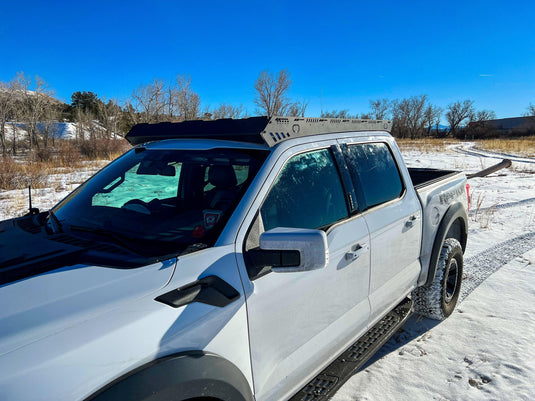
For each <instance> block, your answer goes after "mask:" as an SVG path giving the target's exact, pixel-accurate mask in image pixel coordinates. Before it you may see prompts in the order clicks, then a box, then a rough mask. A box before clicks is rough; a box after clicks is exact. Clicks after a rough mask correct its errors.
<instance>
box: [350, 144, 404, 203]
mask: <svg viewBox="0 0 535 401" xmlns="http://www.w3.org/2000/svg"><path fill="white" fill-rule="evenodd" d="M345 156H346V160H347V164H348V168H349V172H350V174H351V178H352V180H353V184H354V185H355V189H356V192H357V197H358V198H359V205H360V208H361V211H362V210H365V209H369V208H371V207H374V206H377V205H380V204H382V203H385V202H388V201H391V200H393V199H396V198H399V197H400V196H401V195H402V194H403V191H404V187H403V182H402V180H401V175H400V173H399V170H398V166H397V164H396V161H395V160H394V156H393V155H392V152H391V151H390V148H389V147H388V145H387V144H386V143H382V142H380V143H362V144H355V145H348V146H347V148H346V151H345Z"/></svg>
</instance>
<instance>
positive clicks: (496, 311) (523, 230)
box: [0, 144, 535, 401]
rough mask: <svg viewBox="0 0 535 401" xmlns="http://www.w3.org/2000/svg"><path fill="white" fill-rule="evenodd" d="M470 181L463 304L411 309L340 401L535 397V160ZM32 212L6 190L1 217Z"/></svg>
mask: <svg viewBox="0 0 535 401" xmlns="http://www.w3.org/2000/svg"><path fill="white" fill-rule="evenodd" d="M403 153H404V156H405V159H406V161H407V164H408V165H409V166H412V167H433V168H445V169H455V170H464V171H465V172H467V173H473V172H476V171H479V170H481V169H483V168H486V167H489V166H490V165H493V164H495V163H497V162H498V161H499V160H498V159H496V158H494V157H495V156H494V155H492V154H488V153H486V152H478V151H476V150H474V149H472V147H471V144H464V145H463V146H459V145H452V147H450V148H449V149H448V150H447V151H443V152H439V151H437V152H434V153H425V152H422V151H418V150H406V151H404V152H403ZM100 167H102V164H97V165H88V166H86V167H85V168H84V169H82V170H80V171H77V172H75V173H69V174H65V173H62V172H58V173H57V174H54V175H51V176H50V177H49V188H47V189H37V190H35V191H34V193H33V204H34V207H39V208H40V209H41V210H46V209H49V208H50V207H52V206H53V205H54V204H56V203H57V202H58V201H60V200H61V199H62V198H64V197H65V196H66V195H67V194H68V193H69V192H70V191H72V190H73V189H74V188H76V186H78V185H79V184H80V183H82V182H83V181H84V180H85V179H87V178H88V177H89V176H91V175H92V174H94V172H95V171H97V170H98V169H99V168H100ZM469 183H470V187H471V189H470V191H471V198H472V205H471V207H472V210H471V213H470V231H469V241H468V246H467V251H466V254H465V274H464V282H463V289H462V294H461V297H462V299H463V300H462V302H461V303H460V304H459V305H458V307H457V309H456V311H455V312H454V313H453V314H452V316H451V317H450V318H448V319H447V320H446V321H444V322H440V323H438V322H435V321H432V320H429V319H422V318H418V317H416V316H413V317H411V318H410V320H409V321H408V323H407V324H406V325H405V327H404V329H403V330H402V331H400V332H398V333H397V334H396V335H394V337H393V338H392V339H391V340H390V341H389V342H388V343H387V344H386V345H385V346H384V347H383V348H382V349H381V350H380V351H379V353H378V354H377V355H376V356H375V357H374V358H373V359H372V361H370V363H368V365H367V366H366V367H365V369H363V370H361V371H360V372H359V373H357V374H356V375H354V376H353V377H352V378H351V379H350V380H349V381H348V382H347V383H346V384H345V385H344V386H343V387H342V388H341V389H340V390H339V391H338V393H337V394H336V395H335V396H334V398H333V400H334V401H349V400H532V399H535V319H533V318H532V314H533V311H534V309H535V267H534V266H535V160H534V159H515V161H513V165H512V167H511V168H510V169H507V170H502V171H499V172H497V173H494V174H492V175H490V176H488V177H485V178H474V179H471V180H470V181H469ZM26 210H27V191H19V190H17V191H0V220H3V219H7V218H11V217H15V216H19V215H22V214H24V213H25V212H26Z"/></svg>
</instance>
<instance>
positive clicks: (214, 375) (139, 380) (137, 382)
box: [85, 351, 254, 401]
mask: <svg viewBox="0 0 535 401" xmlns="http://www.w3.org/2000/svg"><path fill="white" fill-rule="evenodd" d="M196 397H213V398H217V399H219V400H223V401H254V397H253V394H252V391H251V387H250V386H249V383H248V382H247V379H246V378H245V376H244V375H243V373H242V372H241V371H240V370H239V369H238V368H237V367H236V366H235V365H234V364H233V363H232V362H230V361H228V360H226V359H224V358H222V357H220V356H218V355H214V354H210V353H205V352H202V351H189V352H182V353H178V354H174V355H169V356H166V357H164V358H160V359H156V360H155V361H152V362H149V363H148V364H145V365H143V366H141V367H139V368H137V369H135V370H133V371H132V372H129V373H127V374H125V375H123V376H121V377H119V378H118V379H116V380H114V381H113V382H111V383H109V384H108V385H106V386H105V387H103V388H102V389H100V390H99V391H97V392H96V393H94V394H92V395H91V396H89V397H88V398H86V400H85V401H116V400H128V401H143V400H144V401H149V400H150V401H169V400H173V401H183V400H188V399H191V398H196Z"/></svg>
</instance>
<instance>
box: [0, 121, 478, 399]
mask: <svg viewBox="0 0 535 401" xmlns="http://www.w3.org/2000/svg"><path fill="white" fill-rule="evenodd" d="M390 127H391V123H390V122H389V121H371V120H338V119H309V118H283V117H272V118H270V119H268V118H266V117H253V118H248V119H242V120H216V121H186V122H182V123H160V124H154V125H148V124H142V125H138V126H135V127H134V128H133V129H132V130H131V131H130V133H129V134H128V135H127V139H128V140H129V141H130V143H132V144H133V145H136V147H135V148H134V149H132V150H131V151H129V152H127V153H126V154H124V155H123V156H121V157H120V158H118V159H117V160H115V161H114V162H113V163H111V164H110V165H108V166H107V167H105V168H104V169H103V170H101V171H100V172H99V173H98V174H96V175H95V176H94V177H93V178H91V179H90V180H88V181H87V182H85V183H84V184H83V185H81V186H80V187H79V188H78V189H76V190H75V191H74V192H73V193H72V194H70V195H69V196H68V197H67V198H65V199H64V200H63V201H61V202H60V203H59V204H58V205H56V206H55V207H54V208H53V209H52V210H50V211H48V212H42V213H38V212H37V211H33V213H31V214H29V215H27V216H24V217H20V218H16V219H11V220H6V221H3V222H1V223H0V305H2V308H0V399H2V400H3V401H7V400H56V401H59V400H69V401H71V400H93V401H104V400H151V401H156V400H243V401H245V400H248V401H249V400H256V401H267V400H286V399H292V400H323V399H328V398H329V397H330V396H332V395H333V394H334V392H335V391H336V390H337V389H338V388H339V386H340V385H341V384H342V383H343V382H344V380H345V379H346V378H348V377H349V376H350V375H351V374H353V373H355V372H356V371H357V370H358V369H359V368H360V367H361V366H362V365H363V364H364V362H365V361H366V360H367V359H368V358H369V357H370V356H371V355H372V354H373V353H374V352H375V351H376V350H377V349H378V348H379V347H380V346H382V344H384V342H386V341H387V339H388V338H389V337H390V336H391V335H392V334H393V333H394V332H395V331H396V330H397V329H398V328H400V327H401V325H402V324H403V323H404V322H405V320H406V319H407V317H408V316H409V315H410V313H411V312H412V311H413V310H416V311H417V312H419V313H421V314H423V315H425V316H429V317H433V318H437V319H443V318H445V317H447V316H448V315H449V314H451V312H452V311H453V308H454V307H455V304H456V302H457V298H458V296H459V290H460V285H461V279H462V270H463V251H464V248H465V246H466V239H467V231H468V229H467V212H466V209H467V195H466V192H465V183H466V177H465V176H464V175H463V174H462V173H458V172H453V171H441V170H430V169H416V170H410V169H407V167H406V166H405V164H404V162H403V159H402V157H401V154H400V151H399V149H398V147H397V145H396V143H395V141H394V140H393V138H392V137H391V136H390V134H389V133H388V131H389V129H390Z"/></svg>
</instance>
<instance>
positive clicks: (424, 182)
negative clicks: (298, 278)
mask: <svg viewBox="0 0 535 401" xmlns="http://www.w3.org/2000/svg"><path fill="white" fill-rule="evenodd" d="M457 173H458V171H454V170H438V169H434V168H409V175H410V176H411V179H412V183H413V185H414V188H415V189H416V190H419V189H421V188H423V187H426V186H428V185H432V184H434V183H436V182H439V181H442V180H443V179H445V178H447V177H449V176H452V175H455V174H457Z"/></svg>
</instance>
